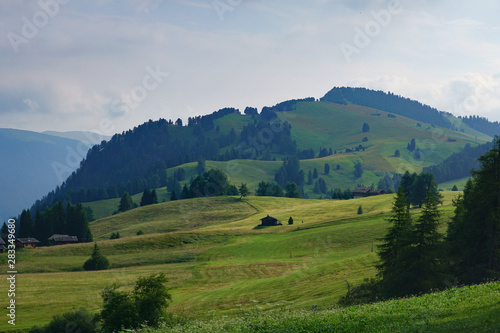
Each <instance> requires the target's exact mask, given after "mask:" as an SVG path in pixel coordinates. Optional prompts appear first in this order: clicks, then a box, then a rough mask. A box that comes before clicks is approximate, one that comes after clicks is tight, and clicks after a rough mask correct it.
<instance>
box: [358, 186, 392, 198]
mask: <svg viewBox="0 0 500 333" xmlns="http://www.w3.org/2000/svg"><path fill="white" fill-rule="evenodd" d="M352 194H353V196H354V199H359V198H366V197H373V196H376V195H381V194H385V192H384V190H374V189H371V188H366V187H365V188H357V189H355V190H354V191H352Z"/></svg>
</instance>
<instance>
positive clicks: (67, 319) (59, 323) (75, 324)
mask: <svg viewBox="0 0 500 333" xmlns="http://www.w3.org/2000/svg"><path fill="white" fill-rule="evenodd" d="M98 331H99V327H98V323H97V318H96V316H95V315H93V314H92V313H90V312H88V311H86V310H79V311H76V312H67V313H63V314H62V315H56V316H54V317H53V318H52V321H51V322H50V323H49V324H48V325H46V326H43V327H38V326H35V327H33V328H32V329H30V330H29V333H59V332H80V333H95V332H98Z"/></svg>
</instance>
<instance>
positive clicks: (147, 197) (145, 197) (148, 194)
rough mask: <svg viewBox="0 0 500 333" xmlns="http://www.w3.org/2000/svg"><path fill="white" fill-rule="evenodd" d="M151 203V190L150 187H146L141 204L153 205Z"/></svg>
mask: <svg viewBox="0 0 500 333" xmlns="http://www.w3.org/2000/svg"><path fill="white" fill-rule="evenodd" d="M151 203H152V195H151V191H150V190H149V189H145V190H144V192H143V193H142V197H141V204H140V206H141V207H143V206H147V205H151Z"/></svg>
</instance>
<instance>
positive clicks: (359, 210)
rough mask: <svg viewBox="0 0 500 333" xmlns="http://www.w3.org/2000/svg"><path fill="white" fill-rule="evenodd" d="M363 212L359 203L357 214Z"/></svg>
mask: <svg viewBox="0 0 500 333" xmlns="http://www.w3.org/2000/svg"><path fill="white" fill-rule="evenodd" d="M361 214H363V207H362V206H361V205H359V207H358V215H361Z"/></svg>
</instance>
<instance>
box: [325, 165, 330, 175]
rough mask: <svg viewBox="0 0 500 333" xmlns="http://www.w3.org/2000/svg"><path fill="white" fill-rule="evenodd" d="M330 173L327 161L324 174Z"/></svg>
mask: <svg viewBox="0 0 500 333" xmlns="http://www.w3.org/2000/svg"><path fill="white" fill-rule="evenodd" d="M329 173H330V165H329V164H328V163H325V175H328V174H329Z"/></svg>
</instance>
